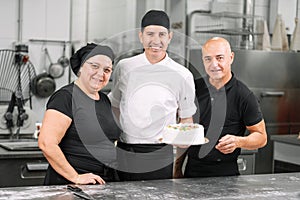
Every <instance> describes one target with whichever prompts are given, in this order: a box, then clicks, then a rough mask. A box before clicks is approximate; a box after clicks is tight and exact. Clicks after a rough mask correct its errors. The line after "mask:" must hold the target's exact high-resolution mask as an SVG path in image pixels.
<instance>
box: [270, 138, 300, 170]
mask: <svg viewBox="0 0 300 200" xmlns="http://www.w3.org/2000/svg"><path fill="white" fill-rule="evenodd" d="M297 137H298V135H296V134H290V135H273V136H271V140H272V141H273V142H274V153H273V171H276V170H275V162H276V161H279V162H285V163H291V164H293V165H295V166H296V165H297V166H299V167H297V168H298V169H299V168H300V156H299V152H300V140H299V139H297Z"/></svg>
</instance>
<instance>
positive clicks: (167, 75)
mask: <svg viewBox="0 0 300 200" xmlns="http://www.w3.org/2000/svg"><path fill="white" fill-rule="evenodd" d="M172 35H173V33H172V32H171V31H170V21H169V17H168V16H167V14H166V13H165V12H164V11H160V10H150V11H148V12H147V13H146V14H145V15H144V17H143V19H142V21H141V31H140V32H139V39H140V42H141V43H142V45H143V48H144V52H143V53H141V54H139V55H136V56H134V57H131V58H126V59H123V60H121V61H120V62H119V63H118V64H117V66H116V71H115V72H114V77H113V88H112V91H111V93H110V94H109V98H110V100H111V104H112V107H113V109H114V111H115V113H116V115H117V118H118V120H119V122H120V126H121V129H122V131H123V132H122V134H121V137H120V140H119V141H118V147H119V151H118V160H119V168H118V170H119V176H120V179H121V180H123V181H133V180H150V179H166V178H172V174H173V158H174V157H173V147H172V146H171V145H167V144H164V143H162V141H161V138H162V132H163V130H164V127H166V126H167V125H169V124H175V123H178V122H180V123H192V122H193V120H192V116H193V115H194V114H195V112H196V106H195V104H194V99H195V86H194V79H193V75H192V74H191V72H190V71H189V70H188V69H187V68H185V67H184V66H182V65H180V64H178V63H176V62H175V61H174V60H172V59H171V58H170V57H169V56H168V53H167V48H168V45H169V43H170V41H171V39H172Z"/></svg>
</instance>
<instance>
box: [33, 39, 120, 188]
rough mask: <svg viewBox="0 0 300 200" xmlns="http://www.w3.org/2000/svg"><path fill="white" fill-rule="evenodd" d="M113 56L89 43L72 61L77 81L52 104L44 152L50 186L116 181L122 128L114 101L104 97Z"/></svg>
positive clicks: (42, 141) (42, 143)
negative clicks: (112, 107) (117, 148)
mask: <svg viewBox="0 0 300 200" xmlns="http://www.w3.org/2000/svg"><path fill="white" fill-rule="evenodd" d="M113 59H114V55H113V52H112V50H111V49H110V48H109V47H107V46H100V45H96V44H87V45H86V46H84V47H82V48H81V49H79V50H78V51H77V52H76V53H75V54H74V55H73V56H72V57H71V59H70V63H71V67H72V70H73V72H74V73H75V74H76V75H77V76H78V78H77V79H76V80H75V81H74V82H73V83H70V84H68V85H66V86H64V87H62V88H61V89H59V90H58V91H56V92H55V93H54V94H53V95H52V96H51V97H50V99H49V101H48V103H47V110H46V112H45V116H44V119H43V123H42V127H41V130H40V135H39V147H40V149H41V150H42V151H43V153H44V155H45V157H46V158H47V160H48V162H49V164H50V165H49V168H48V170H47V174H46V177H45V182H44V184H45V185H54V184H55V185H57V184H68V183H75V184H96V183H99V184H104V183H105V181H117V180H118V179H117V175H116V172H115V170H114V169H115V167H116V166H115V163H116V154H115V145H114V141H115V140H116V139H117V138H118V137H119V134H120V129H119V128H118V126H117V124H116V123H115V121H114V118H113V115H112V112H111V105H110V101H109V99H108V98H107V96H106V95H105V94H104V93H102V92H100V90H101V89H102V88H103V87H105V86H106V85H107V83H108V81H109V78H110V75H111V72H112V62H113Z"/></svg>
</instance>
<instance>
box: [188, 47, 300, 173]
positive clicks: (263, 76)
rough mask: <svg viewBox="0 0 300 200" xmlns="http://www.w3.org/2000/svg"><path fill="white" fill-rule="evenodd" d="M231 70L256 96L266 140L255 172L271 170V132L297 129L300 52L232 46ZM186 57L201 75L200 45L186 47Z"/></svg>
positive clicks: (191, 67)
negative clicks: (187, 49) (259, 105)
mask: <svg viewBox="0 0 300 200" xmlns="http://www.w3.org/2000/svg"><path fill="white" fill-rule="evenodd" d="M233 51H234V52H235V60H234V62H233V65H232V71H233V72H234V74H235V75H236V77H237V78H238V79H240V80H241V81H243V82H244V83H246V84H247V85H248V87H250V89H251V90H252V91H253V92H254V93H255V95H256V96H257V97H258V98H259V100H260V104H261V109H262V112H263V115H264V119H265V121H266V126H267V132H268V144H267V145H266V146H265V147H264V148H261V149H259V150H258V153H257V154H256V158H255V159H256V161H255V173H272V158H273V144H272V142H271V140H270V136H271V135H283V134H298V132H299V131H300V115H299V113H300V107H299V106H298V102H300V78H299V74H300V53H299V52H298V53H296V52H267V51H258V50H235V49H233ZM188 56H189V57H188V58H187V60H188V61H189V69H190V70H191V71H192V73H193V74H194V76H195V78H199V77H201V75H204V74H205V72H204V66H203V64H202V60H201V56H202V53H201V48H193V49H189V53H188Z"/></svg>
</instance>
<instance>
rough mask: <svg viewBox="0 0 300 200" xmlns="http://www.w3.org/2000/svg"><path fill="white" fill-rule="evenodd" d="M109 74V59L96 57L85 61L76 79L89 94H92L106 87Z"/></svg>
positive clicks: (110, 69) (110, 63)
mask: <svg viewBox="0 0 300 200" xmlns="http://www.w3.org/2000/svg"><path fill="white" fill-rule="evenodd" d="M111 73H112V61H111V59H110V58H109V57H107V56H105V55H96V56H93V57H91V58H89V59H88V60H86V61H85V63H84V64H83V66H82V67H81V69H80V75H79V77H78V78H79V80H80V82H81V83H82V84H83V85H84V88H85V89H86V90H87V91H88V92H89V93H94V92H98V91H100V90H101V89H102V88H103V87H105V86H106V85H107V83H108V82H109V78H110V75H111Z"/></svg>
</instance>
